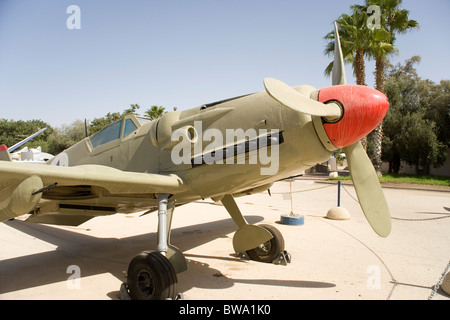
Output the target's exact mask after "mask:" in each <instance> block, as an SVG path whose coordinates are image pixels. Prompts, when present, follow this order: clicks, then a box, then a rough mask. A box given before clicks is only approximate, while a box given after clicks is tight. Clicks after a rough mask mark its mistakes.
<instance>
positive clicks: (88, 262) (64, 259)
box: [0, 216, 335, 299]
mask: <svg viewBox="0 0 450 320" xmlns="http://www.w3.org/2000/svg"><path fill="white" fill-rule="evenodd" d="M246 219H247V221H248V222H249V223H251V224H256V223H259V222H261V221H262V220H263V217H260V216H246ZM4 224H6V225H7V226H9V227H12V228H14V229H16V230H18V231H21V232H24V233H26V234H28V235H30V236H32V237H35V238H37V239H39V240H42V241H45V242H47V243H49V244H51V245H54V246H56V247H57V248H56V250H53V249H50V251H47V252H42V253H36V254H30V255H26V256H22V257H16V258H11V259H6V260H2V261H0V294H2V293H8V292H13V291H18V290H22V289H28V288H33V287H37V286H42V285H47V284H51V283H56V282H61V281H66V280H67V279H68V278H69V276H70V275H71V273H67V268H68V267H69V266H71V265H77V266H78V267H79V268H80V271H81V278H84V277H89V276H93V275H98V274H103V273H110V274H112V275H113V276H115V277H116V278H118V279H119V280H120V281H123V282H125V281H126V277H125V272H126V270H127V269H128V264H129V262H130V261H131V259H132V258H133V257H134V256H135V255H136V254H138V253H139V252H142V251H144V250H149V249H150V250H152V249H154V248H155V247H156V232H153V233H148V234H140V235H136V236H131V237H127V238H121V239H116V238H96V237H94V236H90V235H85V234H81V233H78V232H73V231H70V230H65V229H60V228H55V227H52V226H48V225H39V224H31V223H25V222H22V221H18V220H13V221H6V222H4ZM234 231H236V226H235V224H234V223H233V221H232V220H231V219H224V220H218V221H213V222H207V223H202V224H197V225H191V226H187V227H182V228H174V229H173V230H172V234H171V242H172V243H173V244H174V245H176V246H177V247H179V249H180V250H181V251H182V252H185V251H188V250H190V249H192V248H195V247H197V246H199V245H202V244H204V243H207V242H210V241H212V240H214V239H217V238H220V237H227V235H228V234H230V233H233V232H234ZM232 251H233V250H232V244H231V239H230V253H231V252H232ZM200 257H201V256H196V255H190V254H189V253H188V254H186V259H187V261H188V266H189V270H188V271H186V272H184V273H182V274H180V275H178V277H179V280H180V281H179V286H178V288H179V290H180V292H185V291H187V290H189V289H191V288H193V287H206V288H214V289H220V288H229V287H231V286H233V285H234V283H236V282H239V283H250V284H260V285H268V286H271V285H276V286H287V287H308V288H309V287H310V288H328V287H333V286H335V285H334V284H332V283H325V282H314V281H295V280H276V279H254V280H252V279H232V278H230V277H228V276H224V275H222V273H221V272H220V271H219V270H215V269H212V268H211V267H210V266H209V265H208V264H206V263H204V262H200V261H197V260H196V258H197V259H198V258H200ZM205 257H208V258H212V259H225V260H230V261H233V262H236V263H237V264H239V263H245V261H244V260H242V259H240V258H236V257H231V256H229V257H209V256H205ZM278 267H280V268H281V266H278ZM185 274H188V275H185ZM205 275H210V277H209V279H208V281H205ZM117 289H119V288H117ZM105 295H108V296H109V297H110V298H113V299H116V298H117V296H118V291H117V292H110V293H107V292H105Z"/></svg>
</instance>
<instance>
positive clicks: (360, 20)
mask: <svg viewBox="0 0 450 320" xmlns="http://www.w3.org/2000/svg"><path fill="white" fill-rule="evenodd" d="M351 10H352V13H351V15H348V14H342V15H341V16H340V17H339V18H338V20H337V23H338V31H339V36H340V39H341V47H342V52H343V56H344V61H346V62H349V63H351V64H352V66H353V74H354V75H355V77H356V84H358V85H366V82H365V60H364V59H365V56H367V57H368V58H374V57H375V56H376V55H377V54H380V52H382V53H385V54H388V53H390V52H393V51H394V50H396V48H395V47H394V46H393V45H392V44H390V43H388V42H386V41H387V40H388V39H389V32H388V31H387V30H386V29H384V28H383V27H381V26H379V27H377V28H369V26H368V20H369V16H368V13H367V12H368V9H367V8H366V7H364V6H360V5H353V6H351ZM325 39H327V40H330V41H329V42H328V44H327V46H326V48H325V54H327V55H331V54H333V52H334V43H335V40H334V39H335V35H334V31H332V32H330V33H328V34H327V35H326V36H325ZM332 68H333V62H331V63H330V64H329V65H328V67H327V68H326V69H325V75H330V74H331V70H332ZM361 142H362V144H363V146H364V149H367V138H366V137H364V138H363V139H362V140H361Z"/></svg>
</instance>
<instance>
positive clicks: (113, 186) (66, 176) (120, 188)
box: [0, 161, 188, 224]
mask: <svg viewBox="0 0 450 320" xmlns="http://www.w3.org/2000/svg"><path fill="white" fill-rule="evenodd" d="M47 187H48V188H47ZM52 188H55V190H56V189H58V190H60V191H61V190H62V191H63V192H56V196H55V195H54V194H55V193H53V196H46V195H47V194H52V191H53V190H50V189H52ZM86 189H95V190H97V191H98V192H97V194H96V195H95V196H88V195H84V196H83V190H86ZM187 189H188V188H187V186H186V184H184V183H183V180H182V179H181V178H180V177H179V176H177V175H175V174H169V175H164V174H155V173H138V172H127V171H121V170H118V169H114V168H111V167H106V166H100V165H81V166H74V167H57V166H45V165H33V164H20V163H14V162H5V161H0V221H4V220H7V219H10V218H14V217H16V216H20V215H23V214H25V213H29V212H30V211H31V210H34V209H35V208H36V207H37V206H38V204H39V207H40V208H42V209H43V210H42V211H48V212H50V213H52V216H53V218H52V221H50V222H48V221H46V220H45V219H44V221H41V219H34V221H33V216H31V219H30V220H31V221H32V222H44V223H56V224H79V221H82V222H84V221H87V220H88V218H92V217H94V216H97V215H105V214H113V213H115V212H116V210H115V209H117V208H119V207H118V201H117V199H118V198H123V199H125V198H126V199H127V200H126V202H128V203H131V202H133V199H134V198H141V199H142V198H145V197H146V196H147V195H151V194H155V193H170V194H177V193H181V192H184V191H187ZM48 190H50V191H48ZM99 190H100V191H99ZM80 194H81V196H80ZM105 194H106V195H107V196H106V197H105ZM52 197H53V198H52ZM108 197H109V198H108ZM102 198H104V199H102ZM105 199H106V200H105ZM108 199H115V200H114V201H112V202H111V205H108V201H109V200H108ZM102 200H103V201H102ZM140 201H142V200H140ZM130 206H131V204H130ZM138 206H139V205H138ZM143 206H144V209H145V205H143ZM147 206H148V202H147ZM53 211H59V213H63V214H58V213H57V212H53ZM64 212H65V214H64ZM64 215H65V216H70V217H72V219H67V218H65V219H63V220H64V221H62V222H61V223H59V222H58V221H57V220H58V218H57V217H58V216H61V218H62V217H63V216H64ZM77 215H78V216H79V217H78V218H75V217H76V216H77ZM83 215H84V216H85V218H82V217H81V216H83ZM36 216H37V217H39V214H37V215H36ZM55 219H56V220H55ZM70 220H73V221H75V222H70ZM77 221H78V222H77ZM67 222H69V223H67Z"/></svg>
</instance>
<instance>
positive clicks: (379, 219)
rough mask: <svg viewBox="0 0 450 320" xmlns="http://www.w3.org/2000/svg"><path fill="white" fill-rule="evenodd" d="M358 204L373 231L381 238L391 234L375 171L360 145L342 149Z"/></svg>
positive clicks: (384, 202)
mask: <svg viewBox="0 0 450 320" xmlns="http://www.w3.org/2000/svg"><path fill="white" fill-rule="evenodd" d="M344 152H345V155H346V156H347V161H348V167H349V170H350V175H351V176H352V180H353V184H354V186H355V190H356V194H357V195H358V199H359V204H360V205H361V209H362V210H363V212H364V215H365V216H366V219H367V221H368V222H369V224H370V226H371V227H372V228H373V230H374V231H375V232H376V233H377V234H378V235H379V236H381V237H387V236H388V235H389V233H390V232H391V215H390V213H389V207H388V205H387V202H386V198H385V196H384V193H383V190H382V189H381V186H380V182H379V181H378V177H377V174H376V172H375V169H374V167H373V165H372V162H371V161H370V159H369V157H368V156H367V154H366V152H365V151H364V148H363V147H362V145H361V143H360V142H359V141H358V142H356V143H355V144H352V145H350V146H348V147H345V148H344Z"/></svg>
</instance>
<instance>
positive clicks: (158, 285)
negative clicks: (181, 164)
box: [121, 194, 187, 300]
mask: <svg viewBox="0 0 450 320" xmlns="http://www.w3.org/2000/svg"><path fill="white" fill-rule="evenodd" d="M174 208H175V201H173V200H171V199H170V195H168V194H160V195H159V196H158V243H157V247H156V251H144V252H142V253H141V254H139V255H137V256H136V257H134V258H133V260H131V262H130V264H129V266H128V272H127V283H126V284H125V285H122V287H124V289H122V288H121V295H125V296H127V295H128V296H129V298H131V299H133V300H165V299H172V300H175V299H177V298H178V297H179V295H178V292H177V290H176V287H177V282H178V281H177V273H180V272H183V271H185V270H187V263H186V260H185V258H184V256H183V254H182V253H181V251H180V250H179V249H178V248H176V247H175V246H173V245H171V244H170V230H171V224H172V216H173V211H174ZM123 291H125V293H124V292H123ZM125 298H126V297H125Z"/></svg>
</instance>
